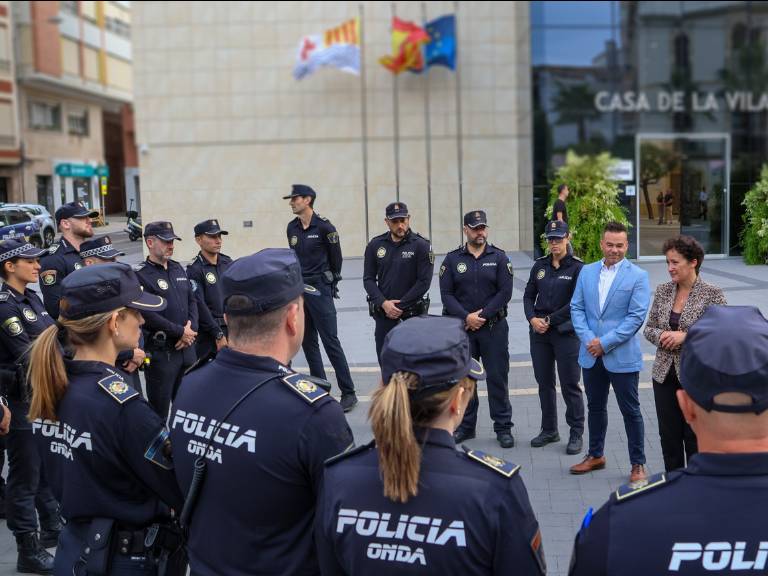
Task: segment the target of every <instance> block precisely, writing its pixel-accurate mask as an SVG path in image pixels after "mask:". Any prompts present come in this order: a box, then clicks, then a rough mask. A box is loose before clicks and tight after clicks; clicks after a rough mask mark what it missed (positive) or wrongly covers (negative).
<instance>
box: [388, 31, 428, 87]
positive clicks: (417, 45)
mask: <svg viewBox="0 0 768 576" xmlns="http://www.w3.org/2000/svg"><path fill="white" fill-rule="evenodd" d="M427 42H429V35H428V34H427V32H426V30H424V28H420V27H419V26H417V25H416V24H414V23H413V22H406V21H405V20H400V19H399V18H392V54H390V55H387V56H384V57H382V58H380V59H379V62H381V64H382V66H384V67H385V68H387V69H388V70H390V71H391V72H394V73H395V74H400V73H401V72H405V71H406V70H411V71H412V72H420V71H421V70H423V69H424V56H423V54H422V50H421V47H422V45H423V44H426V43H427Z"/></svg>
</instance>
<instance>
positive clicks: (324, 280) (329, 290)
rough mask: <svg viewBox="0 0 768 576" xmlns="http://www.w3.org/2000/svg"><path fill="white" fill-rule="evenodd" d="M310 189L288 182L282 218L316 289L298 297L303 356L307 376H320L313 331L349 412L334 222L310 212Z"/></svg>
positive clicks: (350, 389)
mask: <svg viewBox="0 0 768 576" xmlns="http://www.w3.org/2000/svg"><path fill="white" fill-rule="evenodd" d="M316 196H317V195H316V194H315V191H314V190H313V189H312V188H310V187H309V186H305V185H304V184H294V185H293V189H292V190H291V193H290V194H289V195H288V196H283V199H284V200H286V199H290V204H291V210H292V211H293V213H294V214H296V218H294V219H293V220H291V221H290V222H289V223H288V231H287V232H288V244H289V245H290V247H291V248H292V249H293V250H294V251H295V252H296V257H297V258H298V259H299V263H300V264H301V272H302V274H303V275H304V282H306V283H307V284H309V285H310V286H313V287H314V288H315V289H317V291H318V292H319V297H317V298H312V299H307V300H305V301H304V314H305V323H306V324H305V329H304V342H303V343H302V348H303V349H304V356H306V358H307V363H308V364H309V373H310V374H312V376H317V377H318V378H322V379H325V377H326V376H325V368H324V367H323V358H322V356H321V355H320V345H319V344H318V342H317V335H318V334H320V339H321V340H322V341H323V347H324V348H325V352H326V354H328V359H329V360H330V361H331V365H332V366H333V369H334V370H335V372H336V381H337V382H338V383H339V388H340V389H341V407H342V408H343V409H344V412H349V411H350V410H352V408H354V406H355V404H357V396H356V395H355V385H354V383H353V382H352V375H351V374H350V373H349V365H348V364H347V357H346V356H345V355H344V350H343V349H342V348H341V342H340V341H339V336H338V326H337V321H336V306H334V304H333V299H334V298H338V297H339V292H338V287H337V285H338V283H339V280H341V263H342V257H341V244H340V242H339V233H338V232H337V231H336V227H335V226H334V225H333V224H331V223H330V222H329V221H328V219H327V218H324V217H322V216H320V215H319V214H318V213H316V212H315V211H314V208H313V207H314V205H315V198H316Z"/></svg>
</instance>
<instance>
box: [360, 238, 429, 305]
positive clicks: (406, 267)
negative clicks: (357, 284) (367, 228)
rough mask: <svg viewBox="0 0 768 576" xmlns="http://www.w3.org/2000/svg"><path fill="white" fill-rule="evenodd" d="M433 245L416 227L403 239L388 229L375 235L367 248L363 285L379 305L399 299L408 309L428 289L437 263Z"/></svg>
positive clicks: (371, 298) (369, 296)
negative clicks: (397, 239)
mask: <svg viewBox="0 0 768 576" xmlns="http://www.w3.org/2000/svg"><path fill="white" fill-rule="evenodd" d="M434 262H435V255H434V254H433V253H432V246H431V245H430V243H429V241H428V240H427V239H426V238H423V237H422V236H420V235H419V234H418V233H416V232H414V231H413V230H408V232H407V233H406V234H405V237H404V238H403V239H402V240H401V241H400V242H393V241H392V235H391V234H390V233H389V232H386V233H384V234H381V235H379V236H376V237H374V238H373V239H372V240H371V241H370V242H369V243H368V246H366V248H365V260H364V263H363V286H364V287H365V292H366V293H367V294H368V298H369V299H370V300H371V301H372V302H373V303H374V304H376V305H377V306H381V305H382V303H383V302H384V300H400V304H398V305H397V307H398V308H400V309H401V310H407V309H408V308H410V307H412V306H413V305H414V304H416V302H418V301H419V300H421V299H422V298H423V297H424V295H425V294H426V293H427V292H428V291H429V285H430V284H431V283H432V274H433V272H434V269H435V266H434Z"/></svg>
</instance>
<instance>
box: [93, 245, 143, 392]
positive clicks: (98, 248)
mask: <svg viewBox="0 0 768 576" xmlns="http://www.w3.org/2000/svg"><path fill="white" fill-rule="evenodd" d="M119 256H125V252H120V251H119V250H116V249H115V247H114V246H113V245H112V239H111V238H110V237H109V236H96V237H94V238H91V239H90V240H86V241H85V242H83V243H82V244H80V258H82V259H83V264H85V265H86V266H98V265H100V264H107V263H109V262H117V258H118V257H119ZM142 346H144V338H141V339H140V340H139V345H138V346H137V347H136V348H134V349H132V350H121V351H120V353H119V354H118V355H117V362H116V363H115V364H116V366H117V367H118V368H119V369H120V370H122V372H123V376H124V377H125V379H126V380H127V381H128V383H129V384H130V385H131V386H133V387H134V388H135V389H136V390H138V391H139V392H141V378H140V377H139V368H141V367H142V365H143V364H144V358H145V357H146V354H145V353H144V350H143V348H142Z"/></svg>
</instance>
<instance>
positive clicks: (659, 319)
mask: <svg viewBox="0 0 768 576" xmlns="http://www.w3.org/2000/svg"><path fill="white" fill-rule="evenodd" d="M663 250H664V255H665V256H666V258H667V270H668V271H669V275H670V277H671V278H672V280H671V281H670V282H665V283H664V284H661V285H660V286H659V287H658V288H656V294H655V296H654V298H653V304H652V305H651V311H650V313H649V314H648V322H647V323H646V325H645V330H644V331H643V334H644V335H645V337H646V339H647V340H648V341H649V342H651V343H652V344H655V345H656V347H657V348H656V360H655V361H654V363H653V396H654V399H655V401H656V416H657V417H658V420H659V436H660V437H661V451H662V454H663V455H664V467H665V468H666V469H667V471H670V470H674V469H676V468H682V467H684V466H685V465H686V462H687V459H688V458H690V457H691V456H693V455H694V454H696V452H697V444H696V436H695V435H694V433H693V430H691V427H690V426H688V424H687V423H686V421H685V419H684V418H683V414H682V412H681V411H680V407H679V405H678V404H677V391H678V390H679V389H680V381H679V374H680V348H681V346H682V345H683V342H684V341H685V336H686V334H687V332H688V329H689V328H690V327H691V326H692V325H693V324H694V323H695V322H696V321H697V320H698V319H699V318H700V317H701V315H702V314H703V313H704V310H706V308H707V306H710V305H712V304H726V301H725V296H724V295H723V291H722V290H720V288H718V287H717V286H713V285H712V284H707V283H706V282H704V281H703V280H702V279H701V278H699V269H700V268H701V262H702V261H703V260H704V249H703V248H702V247H701V244H699V243H698V242H697V241H696V240H695V239H693V238H691V237H690V236H677V237H676V238H670V239H669V240H667V241H666V242H665V243H664V248H663Z"/></svg>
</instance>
